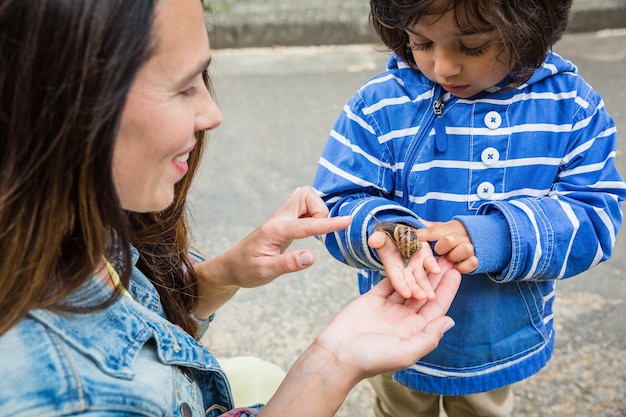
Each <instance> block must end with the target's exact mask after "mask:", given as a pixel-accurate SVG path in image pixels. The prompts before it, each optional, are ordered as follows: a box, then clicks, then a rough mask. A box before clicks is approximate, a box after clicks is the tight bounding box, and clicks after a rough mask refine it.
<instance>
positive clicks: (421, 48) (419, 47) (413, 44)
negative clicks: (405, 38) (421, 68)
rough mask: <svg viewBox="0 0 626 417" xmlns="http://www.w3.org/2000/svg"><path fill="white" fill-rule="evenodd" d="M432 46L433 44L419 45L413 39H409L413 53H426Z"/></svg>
mask: <svg viewBox="0 0 626 417" xmlns="http://www.w3.org/2000/svg"><path fill="white" fill-rule="evenodd" d="M432 44H433V43H432V42H424V43H418V42H415V41H414V40H412V39H409V49H411V51H425V50H427V49H428V48H430V46H431V45H432Z"/></svg>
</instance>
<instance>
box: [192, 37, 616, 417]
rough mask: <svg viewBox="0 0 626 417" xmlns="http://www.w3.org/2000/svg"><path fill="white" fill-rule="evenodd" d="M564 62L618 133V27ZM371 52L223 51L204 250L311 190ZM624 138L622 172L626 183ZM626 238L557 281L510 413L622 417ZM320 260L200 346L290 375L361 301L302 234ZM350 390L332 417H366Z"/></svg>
mask: <svg viewBox="0 0 626 417" xmlns="http://www.w3.org/2000/svg"><path fill="white" fill-rule="evenodd" d="M556 49H557V51H558V52H560V53H561V54H562V55H564V56H566V57H568V58H570V59H572V60H573V61H574V62H575V63H577V65H578V66H579V68H580V71H581V73H582V74H583V76H584V77H585V78H586V79H587V81H588V82H589V83H590V84H591V85H593V86H594V87H595V88H596V89H597V90H598V91H599V92H600V93H601V94H602V95H603V97H604V99H605V102H606V105H607V108H608V109H609V110H610V111H611V113H612V114H613V116H614V117H615V119H616V122H617V125H618V128H619V129H620V130H621V131H622V132H626V97H625V96H626V77H625V76H624V68H625V67H626V32H625V31H609V32H602V33H597V34H596V33H586V34H576V35H568V36H567V37H566V38H565V39H564V40H563V41H561V42H560V43H559V44H558V45H557V48H556ZM385 60H386V55H385V53H383V52H379V51H376V50H375V47H373V46H354V45H352V46H333V47H322V48H274V49H240V50H221V51H218V52H216V53H215V59H214V67H213V71H214V81H215V84H216V89H217V96H218V103H219V104H220V106H221V108H222V110H223V112H224V114H225V117H224V124H223V127H222V128H220V130H219V131H218V132H215V133H214V134H213V135H212V139H211V141H212V143H211V145H210V146H209V149H208V152H207V156H206V160H205V164H204V167H203V170H204V175H202V176H201V177H200V178H199V180H198V181H197V184H196V187H195V189H194V195H193V197H194V198H193V201H192V209H193V213H194V221H195V222H196V224H197V226H196V231H195V235H196V241H197V243H198V246H199V247H200V248H201V249H202V250H204V251H205V253H206V254H209V255H210V254H214V253H217V252H219V251H221V250H222V249H224V248H226V247H227V246H230V245H231V244H233V243H234V242H235V241H236V240H238V239H240V238H241V237H243V236H244V235H245V234H246V233H248V232H249V231H250V230H252V229H253V228H254V227H255V226H256V225H258V224H259V223H261V222H262V221H263V220H264V219H265V218H267V217H268V216H269V215H270V214H271V213H272V212H273V211H274V210H276V209H277V208H278V207H279V206H280V205H282V203H283V202H284V201H285V200H286V198H287V197H288V195H289V194H290V193H291V191H292V190H293V189H294V188H295V187H297V186H299V185H304V184H310V183H311V180H312V177H313V173H314V171H315V168H316V164H317V160H318V158H319V154H320V152H321V150H322V147H323V146H324V143H325V141H326V137H327V134H328V131H329V130H330V128H331V125H332V124H333V122H334V120H335V118H336V116H337V115H338V113H339V111H340V109H341V108H342V107H343V105H344V103H345V102H346V101H347V99H348V98H349V97H350V96H351V95H352V93H353V92H354V91H355V90H356V89H357V88H358V86H359V85H360V84H361V83H362V82H363V81H364V80H366V79H367V78H369V77H370V76H372V75H374V74H375V73H376V72H378V71H379V70H380V69H381V68H383V66H384V62H385ZM625 151H626V143H624V141H623V140H622V142H621V143H620V144H619V151H618V164H619V166H620V167H621V170H622V172H623V173H624V174H626V156H625V153H624V152H625ZM625 240H626V233H622V234H620V235H618V243H617V246H616V252H615V255H614V257H613V259H611V260H610V261H609V262H606V263H604V264H602V265H600V266H598V267H597V268H595V269H594V270H592V271H589V272H587V273H585V274H583V275H581V276H579V277H575V278H573V279H570V280H566V281H564V282H562V283H561V284H560V290H559V291H560V296H559V297H558V301H557V307H556V310H557V313H556V323H557V330H558V336H557V347H556V352H555V356H554V358H553V360H552V361H551V362H550V364H549V365H548V367H547V368H546V369H544V370H543V371H542V372H540V373H539V374H538V375H536V376H535V377H533V378H531V379H529V380H527V381H524V382H523V383H521V384H519V385H518V386H517V389H516V393H517V396H518V404H517V409H516V410H517V414H516V415H518V416H542V417H546V416H548V417H550V416H578V417H581V416H594V417H608V416H625V415H626V405H625V402H626V400H625V399H624V398H626V366H625V365H624V364H625V363H626V340H625V338H624V334H626V320H625V316H626V314H625V313H626V304H625V300H626V285H625V284H624V273H623V271H624V269H625V267H626V241H625ZM296 245H308V246H309V247H311V248H313V249H314V251H315V253H316V256H317V258H318V259H317V262H316V264H315V265H314V266H313V267H312V268H311V269H309V270H307V271H305V272H301V273H298V274H291V275H290V276H286V277H283V278H282V279H279V280H277V281H276V282H274V283H272V284H270V285H268V286H266V287H264V288H261V289H255V290H242V291H241V292H240V293H239V294H238V295H237V296H236V297H235V299H234V300H233V302H231V303H230V304H228V305H227V306H226V307H224V308H223V309H222V310H221V312H220V313H219V315H218V318H217V319H216V321H215V323H214V326H213V328H212V330H210V332H209V333H208V335H207V337H206V338H205V339H204V341H205V342H206V343H207V344H208V345H209V346H210V347H211V349H212V350H213V351H214V352H215V353H216V354H217V355H219V356H232V355H257V356H261V357H263V358H265V359H268V360H270V361H273V362H275V363H278V364H279V365H281V366H282V367H284V368H287V367H288V366H289V365H290V364H291V363H292V362H293V360H294V359H295V358H296V356H297V355H298V354H299V353H300V352H301V351H302V350H303V349H304V348H305V347H306V346H307V345H308V344H309V343H310V342H311V341H312V338H313V337H314V334H315V333H316V332H317V331H318V330H319V329H320V328H321V327H322V326H323V325H324V324H325V323H326V322H327V321H328V320H329V319H330V317H331V316H332V315H333V314H334V313H335V312H336V311H337V310H338V309H339V308H340V307H341V306H342V305H344V304H345V303H346V301H347V300H349V299H351V298H353V297H354V296H356V295H357V289H356V282H355V276H354V272H353V271H352V270H351V269H350V268H348V267H346V266H344V265H342V264H339V263H338V262H336V261H334V260H333V259H331V258H330V257H329V256H328V255H327V254H326V251H325V249H324V248H323V247H322V246H321V244H320V243H318V242H317V241H314V240H312V239H310V240H305V241H302V242H297V243H296ZM371 399H372V396H371V390H370V388H369V386H368V385H367V384H361V385H359V386H358V387H357V388H356V389H355V390H354V391H353V393H352V394H351V395H350V397H349V398H348V400H347V401H346V403H345V404H344V406H343V407H342V408H341V410H340V412H339V414H338V416H364V417H369V416H371V412H370V408H371Z"/></svg>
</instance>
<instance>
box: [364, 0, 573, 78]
mask: <svg viewBox="0 0 626 417" xmlns="http://www.w3.org/2000/svg"><path fill="white" fill-rule="evenodd" d="M571 6H572V0H370V22H371V23H372V25H373V26H374V29H375V30H376V32H377V33H378V36H379V37H380V39H381V40H382V42H383V43H384V44H385V45H386V46H387V47H388V48H389V49H390V50H391V51H393V52H395V53H396V54H397V55H398V56H399V57H400V58H402V59H403V60H404V61H406V62H407V63H409V64H410V65H412V66H413V67H415V63H414V62H413V57H412V54H411V51H410V49H409V48H408V47H407V44H408V41H409V38H408V35H407V33H406V29H407V28H409V27H411V26H413V25H415V24H416V23H417V22H418V21H419V20H420V19H421V18H422V16H426V15H431V16H432V15H441V14H443V13H445V12H447V11H449V10H454V14H455V16H454V18H455V21H456V24H457V26H458V27H459V28H461V29H462V30H472V31H476V30H478V31H490V30H497V31H498V32H499V33H500V34H501V36H502V40H503V47H504V48H507V49H508V51H509V52H510V54H511V78H512V82H513V83H514V84H517V85H519V84H521V83H523V82H525V81H527V80H528V78H530V76H531V75H532V74H533V72H534V71H535V70H536V69H537V68H538V67H540V66H541V64H542V63H543V61H544V59H545V57H546V54H547V53H548V51H549V50H550V49H551V48H552V46H553V45H554V44H555V43H556V42H557V41H558V40H559V39H560V38H561V36H562V35H563V32H564V31H565V28H566V26H567V21H568V17H569V12H570V9H571Z"/></svg>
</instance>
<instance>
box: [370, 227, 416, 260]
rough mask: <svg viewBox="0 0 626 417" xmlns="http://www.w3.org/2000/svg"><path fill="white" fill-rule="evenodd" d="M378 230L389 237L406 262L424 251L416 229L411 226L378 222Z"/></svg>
mask: <svg viewBox="0 0 626 417" xmlns="http://www.w3.org/2000/svg"><path fill="white" fill-rule="evenodd" d="M376 230H379V231H381V232H385V233H387V234H388V235H389V237H390V238H391V240H393V243H395V244H396V247H397V248H398V250H399V251H400V255H402V257H403V258H404V260H405V261H408V260H409V259H411V256H413V255H414V254H415V253H416V252H418V251H419V250H420V249H422V242H421V241H420V240H419V238H418V237H417V232H416V231H415V229H414V228H413V227H411V226H407V225H405V224H398V223H394V222H381V221H379V220H376Z"/></svg>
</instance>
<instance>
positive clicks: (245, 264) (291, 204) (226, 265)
mask: <svg viewBox="0 0 626 417" xmlns="http://www.w3.org/2000/svg"><path fill="white" fill-rule="evenodd" d="M350 222H351V218H350V217H333V218H329V217H328V208H327V207H326V204H325V203H324V202H323V201H322V199H321V198H319V196H318V195H317V194H316V193H315V191H314V190H313V188H311V187H301V188H297V189H296V190H295V191H294V192H293V193H292V195H291V196H290V197H289V199H288V200H287V202H286V203H285V204H284V205H283V207H281V208H280V209H279V210H278V211H276V212H275V213H274V214H273V215H272V216H271V217H270V218H269V219H268V220H266V221H265V222H264V223H263V224H262V225H260V226H259V227H257V228H256V229H255V230H253V231H252V232H251V233H250V234H249V235H248V236H246V237H244V238H243V239H242V240H241V241H239V242H238V243H237V244H235V246H233V247H232V248H230V249H229V250H227V251H226V252H223V253H221V254H220V255H218V256H216V257H214V258H211V259H208V260H206V261H204V262H201V263H199V264H197V265H195V268H196V269H195V270H196V273H197V274H198V284H199V294H200V300H199V302H198V307H197V308H196V309H195V310H194V314H195V315H196V316H197V317H199V318H204V317H207V316H208V315H209V314H211V313H212V312H214V311H215V310H216V309H217V308H219V307H220V306H221V305H223V304H224V303H225V302H226V301H228V299H230V298H231V297H232V296H233V295H234V294H235V293H236V292H237V290H238V289H239V288H253V287H258V286H261V285H265V284H267V283H269V282H271V281H273V280H274V279H276V278H277V277H279V276H281V275H283V274H287V273H290V272H297V271H301V270H303V269H305V268H308V267H309V266H311V265H312V264H313V262H314V261H315V256H314V255H313V252H311V250H309V249H306V248H304V249H294V250H292V251H287V248H288V247H289V245H291V243H292V242H293V241H294V240H296V239H303V238H307V237H311V236H316V235H323V234H326V233H330V232H334V231H336V230H340V229H343V228H345V227H347V226H348V225H349V224H350Z"/></svg>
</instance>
